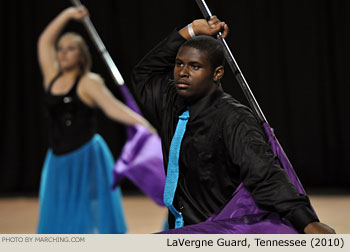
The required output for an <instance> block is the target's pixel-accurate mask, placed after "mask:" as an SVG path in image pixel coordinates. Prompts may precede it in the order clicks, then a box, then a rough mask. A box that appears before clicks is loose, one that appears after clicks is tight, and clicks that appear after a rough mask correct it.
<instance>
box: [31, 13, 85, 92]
mask: <svg viewBox="0 0 350 252" xmlns="http://www.w3.org/2000/svg"><path fill="white" fill-rule="evenodd" d="M86 15H88V11H87V9H86V8H85V7H79V8H77V7H70V8H67V9H65V10H63V11H62V12H61V13H60V14H59V15H58V16H57V17H56V18H55V19H54V20H52V21H51V23H50V24H49V25H48V26H47V27H46V28H45V30H44V31H43V32H42V33H41V35H40V37H39V40H38V47H37V50H38V58H39V65H40V69H41V72H42V74H43V77H44V85H45V88H47V85H48V82H49V81H50V80H51V79H52V78H54V76H55V75H56V74H57V72H58V68H57V59H56V51H55V42H56V39H57V37H58V35H59V34H60V32H61V31H62V29H63V28H64V26H65V25H66V24H67V23H68V21H69V20H71V19H76V20H80V19H82V18H83V17H85V16H86Z"/></svg>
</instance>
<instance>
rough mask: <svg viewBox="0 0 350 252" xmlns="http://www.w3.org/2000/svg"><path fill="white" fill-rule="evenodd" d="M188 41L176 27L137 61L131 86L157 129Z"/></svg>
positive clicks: (146, 115) (146, 114)
mask: <svg viewBox="0 0 350 252" xmlns="http://www.w3.org/2000/svg"><path fill="white" fill-rule="evenodd" d="M185 41H186V40H185V39H184V38H183V37H182V36H181V35H179V33H178V32H177V30H174V31H173V32H172V33H171V34H170V35H169V36H168V37H167V38H165V39H164V40H163V41H161V42H160V43H159V44H158V45H157V46H156V47H155V48H154V49H153V50H151V51H150V52H149V53H148V54H147V55H146V56H145V57H144V58H143V59H142V60H141V61H140V62H139V63H138V64H137V65H136V67H135V68H134V70H133V73H132V76H131V80H132V81H131V84H132V87H131V88H132V89H133V91H134V94H135V95H136V100H137V102H138V103H139V105H140V106H141V108H142V111H143V113H144V115H145V117H146V118H147V119H148V120H150V122H151V123H152V124H153V125H154V126H155V127H156V128H157V130H158V129H159V126H158V124H159V122H160V121H161V117H162V114H163V109H164V106H166V104H167V100H168V99H169V97H168V95H169V93H170V92H169V90H170V89H171V81H170V78H173V77H172V76H171V75H172V72H173V69H174V64H175V58H176V54H177V51H178V49H179V47H180V46H181V45H182V44H183V43H184V42H185Z"/></svg>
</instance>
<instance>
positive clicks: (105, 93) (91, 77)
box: [78, 73, 156, 133]
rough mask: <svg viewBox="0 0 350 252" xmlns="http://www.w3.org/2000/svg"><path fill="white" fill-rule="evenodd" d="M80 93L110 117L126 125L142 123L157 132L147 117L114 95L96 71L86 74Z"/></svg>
mask: <svg viewBox="0 0 350 252" xmlns="http://www.w3.org/2000/svg"><path fill="white" fill-rule="evenodd" d="M78 93H80V94H81V98H82V99H83V100H84V101H85V102H86V103H88V104H89V105H92V106H95V107H99V108H100V109H101V110H102V111H103V112H104V113H105V115H106V116H107V117H109V118H110V119H112V120H115V121H119V122H121V123H124V124H126V125H134V124H141V125H143V126H145V127H146V128H148V129H149V130H150V131H151V132H152V133H156V130H155V129H154V128H153V127H152V125H151V124H150V123H149V122H148V121H147V120H146V119H144V118H143V117H142V116H140V115H139V114H137V113H136V112H134V111H133V110H131V109H130V108H129V107H127V106H126V105H125V104H124V103H122V102H121V101H119V100H118V99H116V98H115V97H114V96H113V94H112V93H111V92H110V91H109V89H108V88H107V87H106V86H105V84H104V81H103V79H102V78H101V77H100V76H99V75H97V74H94V73H89V74H87V75H85V76H84V77H83V78H82V80H81V84H80V85H79V88H78Z"/></svg>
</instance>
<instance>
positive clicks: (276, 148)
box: [196, 0, 305, 194]
mask: <svg viewBox="0 0 350 252" xmlns="http://www.w3.org/2000/svg"><path fill="white" fill-rule="evenodd" d="M196 2H197V5H198V7H199V9H200V10H201V12H202V14H203V16H204V18H205V19H207V20H209V18H210V17H211V16H212V14H211V12H210V10H209V8H208V6H207V4H206V3H205V1H204V0H196ZM217 38H218V39H219V40H220V41H221V43H222V44H223V46H224V51H225V58H226V61H227V63H228V64H229V66H230V68H231V70H232V72H233V74H234V75H235V77H236V79H237V81H238V83H239V85H240V87H241V89H242V90H243V93H244V95H245V96H246V98H247V100H248V102H249V104H250V106H251V108H252V109H253V112H254V114H255V115H256V116H257V119H258V120H259V121H260V123H261V124H262V127H263V129H264V131H265V133H266V135H267V137H268V141H269V143H270V146H271V148H272V151H273V153H274V154H275V155H276V156H277V157H278V159H279V162H280V164H281V165H282V167H284V169H285V171H286V172H287V174H288V176H289V178H290V180H291V182H292V183H293V184H294V185H295V187H296V188H297V190H298V191H299V192H300V193H302V194H305V190H304V188H303V186H302V184H301V182H300V180H299V178H298V176H297V174H296V173H295V170H294V168H293V166H292V164H291V163H290V161H289V159H288V157H287V154H286V153H285V152H284V150H283V148H282V146H281V144H280V143H279V141H278V139H277V137H276V136H275V134H274V131H273V129H272V128H271V126H270V125H269V123H268V122H267V120H266V118H265V116H264V114H263V112H262V110H261V108H260V106H259V104H258V102H257V100H256V99H255V97H254V95H253V93H252V91H251V90H250V88H249V85H248V83H247V81H246V80H245V78H244V76H243V73H242V72H241V70H240V68H239V66H238V64H237V62H236V60H235V58H234V57H233V55H232V53H231V50H230V48H229V47H228V45H227V43H226V41H225V39H224V38H223V37H222V33H221V32H219V34H218V35H217Z"/></svg>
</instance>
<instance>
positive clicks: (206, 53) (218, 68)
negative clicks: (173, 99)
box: [174, 36, 225, 102]
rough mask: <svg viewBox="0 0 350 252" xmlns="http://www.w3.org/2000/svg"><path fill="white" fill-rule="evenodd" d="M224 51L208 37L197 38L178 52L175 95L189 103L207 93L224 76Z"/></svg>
mask: <svg viewBox="0 0 350 252" xmlns="http://www.w3.org/2000/svg"><path fill="white" fill-rule="evenodd" d="M224 63H225V57H224V49H223V47H222V45H221V43H220V42H219V41H217V40H216V39H214V38H212V37H209V36H197V37H194V38H193V39H190V40H188V41H186V42H185V43H184V44H183V45H182V46H181V47H180V49H179V51H178V53H177V56H176V62H175V68H174V80H175V84H176V89H177V92H178V94H179V95H181V96H183V97H185V98H186V99H187V100H189V101H191V102H193V101H196V100H198V99H200V98H202V97H204V96H207V95H209V94H211V93H212V92H213V91H215V89H216V88H217V87H218V85H219V83H220V79H221V77H222V76H223V74H224V67H223V66H224Z"/></svg>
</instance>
